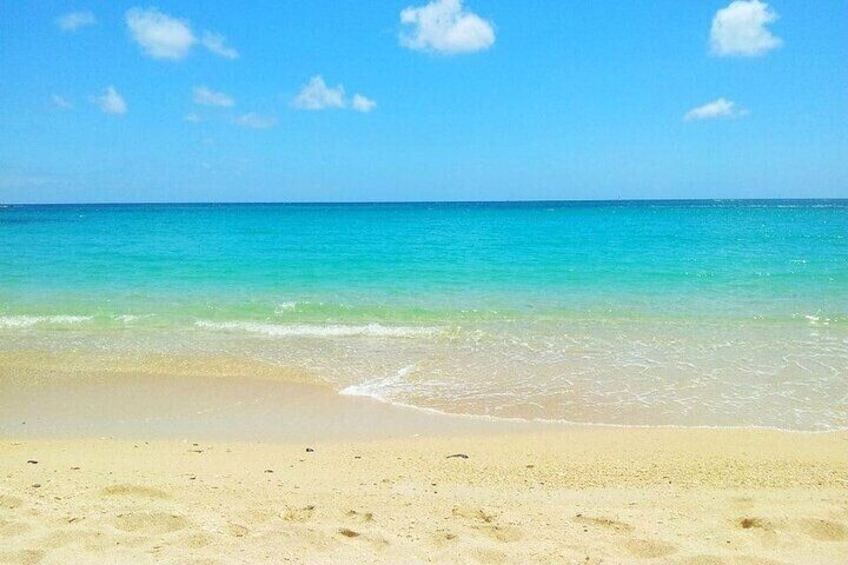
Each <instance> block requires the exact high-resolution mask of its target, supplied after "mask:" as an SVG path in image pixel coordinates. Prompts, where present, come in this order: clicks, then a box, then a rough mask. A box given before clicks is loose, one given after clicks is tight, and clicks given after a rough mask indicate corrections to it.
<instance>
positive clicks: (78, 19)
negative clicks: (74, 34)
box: [56, 12, 97, 31]
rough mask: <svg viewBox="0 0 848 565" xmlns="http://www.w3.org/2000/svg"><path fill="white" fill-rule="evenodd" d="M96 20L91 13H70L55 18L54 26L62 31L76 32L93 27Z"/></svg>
mask: <svg viewBox="0 0 848 565" xmlns="http://www.w3.org/2000/svg"><path fill="white" fill-rule="evenodd" d="M96 23H97V18H95V17H94V14H92V13H91V12H71V13H69V14H65V15H64V16H61V17H59V18H56V25H57V26H59V29H61V30H62V31H76V30H78V29H79V28H81V27H86V26H93V25H94V24H96Z"/></svg>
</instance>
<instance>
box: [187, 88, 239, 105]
mask: <svg viewBox="0 0 848 565" xmlns="http://www.w3.org/2000/svg"><path fill="white" fill-rule="evenodd" d="M194 102H195V104H201V105H203V106H221V107H224V108H229V107H230V106H235V103H236V102H235V100H233V99H232V97H230V96H228V95H226V94H224V93H223V92H215V91H214V90H211V89H209V88H206V87H205V86H196V87H194Z"/></svg>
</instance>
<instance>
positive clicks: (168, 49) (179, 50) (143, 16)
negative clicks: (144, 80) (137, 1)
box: [126, 8, 239, 61]
mask: <svg viewBox="0 0 848 565" xmlns="http://www.w3.org/2000/svg"><path fill="white" fill-rule="evenodd" d="M126 22H127V27H128V28H129V30H130V35H131V36H132V38H133V40H134V41H135V42H136V43H138V44H139V45H140V46H141V48H142V49H143V50H144V52H145V53H146V54H147V55H149V56H150V57H153V58H154V59H171V60H175V61H177V60H180V59H185V58H186V57H187V56H188V54H189V53H190V52H191V49H192V48H193V47H194V46H195V45H196V44H197V43H200V45H202V46H203V47H205V48H206V49H208V50H209V51H210V52H211V53H214V54H215V55H218V56H219V57H224V58H225V59H237V58H238V56H239V53H238V51H237V50H235V49H234V48H232V47H230V46H228V45H227V43H226V39H225V38H224V36H223V35H221V34H218V33H213V32H211V31H204V32H203V35H202V38H201V39H200V40H198V39H197V36H196V35H195V33H194V31H193V30H192V28H191V24H190V23H189V22H188V21H186V20H182V19H179V18H175V17H173V16H170V15H168V14H164V13H162V12H160V11H159V10H157V9H156V8H132V9H130V10H128V11H127V13H126Z"/></svg>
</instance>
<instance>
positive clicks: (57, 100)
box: [50, 94, 74, 110]
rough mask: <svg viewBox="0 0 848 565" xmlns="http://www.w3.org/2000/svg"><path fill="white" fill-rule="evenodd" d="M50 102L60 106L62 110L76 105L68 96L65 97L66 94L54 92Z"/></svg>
mask: <svg viewBox="0 0 848 565" xmlns="http://www.w3.org/2000/svg"><path fill="white" fill-rule="evenodd" d="M50 102H52V103H53V105H54V106H55V107H57V108H60V109H62V110H70V109H71V108H73V107H74V105H73V104H71V102H70V101H69V100H68V99H67V98H65V97H64V96H59V95H58V94H54V95H53V96H51V97H50Z"/></svg>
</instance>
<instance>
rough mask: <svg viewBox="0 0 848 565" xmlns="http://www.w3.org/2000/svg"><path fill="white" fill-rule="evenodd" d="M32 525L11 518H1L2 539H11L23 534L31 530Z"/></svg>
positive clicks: (0, 531) (0, 532) (0, 536)
mask: <svg viewBox="0 0 848 565" xmlns="http://www.w3.org/2000/svg"><path fill="white" fill-rule="evenodd" d="M31 529H32V526H30V525H29V524H25V523H24V522H14V521H11V520H0V539H9V538H13V537H16V536H20V535H23V534H25V533H27V532H28V531H30V530H31Z"/></svg>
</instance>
